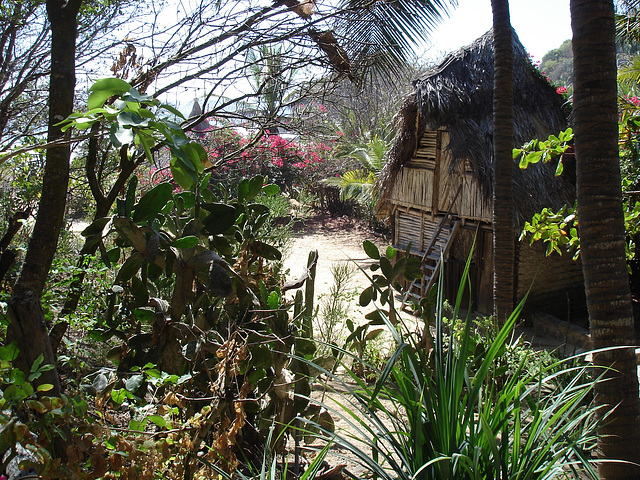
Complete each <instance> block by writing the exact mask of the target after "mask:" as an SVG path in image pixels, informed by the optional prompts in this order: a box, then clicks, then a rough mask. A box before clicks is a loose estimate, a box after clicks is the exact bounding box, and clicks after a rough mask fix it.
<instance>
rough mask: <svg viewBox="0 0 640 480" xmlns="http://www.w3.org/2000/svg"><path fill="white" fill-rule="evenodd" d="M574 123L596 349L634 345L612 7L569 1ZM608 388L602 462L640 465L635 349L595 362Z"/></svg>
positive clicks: (604, 0) (607, 474)
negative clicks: (626, 246)
mask: <svg viewBox="0 0 640 480" xmlns="http://www.w3.org/2000/svg"><path fill="white" fill-rule="evenodd" d="M571 23H572V28H573V56H574V61H573V68H574V73H573V75H574V94H573V101H574V104H573V119H574V132H575V150H576V162H577V197H578V218H579V220H580V231H579V235H580V256H581V258H582V268H583V272H584V279H585V289H586V295H587V307H588V309H589V323H590V329H591V338H592V342H593V347H594V348H595V349H600V348H606V347H619V346H629V345H633V344H634V343H635V334H634V322H633V310H632V306H631V294H630V290H629V277H628V274H627V266H626V261H625V229H624V214H623V209H622V192H621V188H620V166H619V157H618V111H617V101H616V95H617V93H616V90H617V85H616V48H615V28H614V6H613V0H571ZM594 362H595V364H596V365H601V366H603V367H605V368H609V367H612V368H611V369H608V370H606V371H605V378H606V381H601V382H598V383H597V385H596V388H595V393H596V402H597V405H598V406H599V415H600V416H603V415H605V414H606V413H607V412H610V411H611V409H612V408H613V407H615V408H614V410H613V412H612V413H611V416H610V417H609V418H608V419H606V421H605V422H604V423H603V425H602V427H601V428H600V429H599V431H598V434H599V435H598V454H599V456H600V458H603V459H617V460H627V461H632V462H638V459H640V403H639V401H638V377H637V366H636V357H635V352H634V348H633V347H628V348H616V349H615V350H608V351H605V352H601V353H597V354H595V355H594ZM598 472H599V476H600V478H607V479H627V478H628V479H631V478H634V479H637V478H639V477H640V468H638V467H635V466H633V465H630V464H621V463H613V462H603V463H600V464H599V466H598Z"/></svg>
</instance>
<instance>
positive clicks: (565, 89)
mask: <svg viewBox="0 0 640 480" xmlns="http://www.w3.org/2000/svg"><path fill="white" fill-rule="evenodd" d="M556 93H559V94H561V95H562V94H563V93H567V87H558V88H556Z"/></svg>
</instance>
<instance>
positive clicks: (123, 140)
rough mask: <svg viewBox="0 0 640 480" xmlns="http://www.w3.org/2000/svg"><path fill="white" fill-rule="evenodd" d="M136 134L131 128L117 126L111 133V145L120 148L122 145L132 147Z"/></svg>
mask: <svg viewBox="0 0 640 480" xmlns="http://www.w3.org/2000/svg"><path fill="white" fill-rule="evenodd" d="M134 137H135V135H134V133H133V130H132V129H130V128H120V127H118V126H116V128H115V129H113V132H111V135H110V139H111V143H112V144H113V145H114V146H115V147H116V148H120V147H121V146H122V145H131V144H132V143H133V141H134Z"/></svg>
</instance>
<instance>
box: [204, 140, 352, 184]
mask: <svg viewBox="0 0 640 480" xmlns="http://www.w3.org/2000/svg"><path fill="white" fill-rule="evenodd" d="M202 142H203V144H204V146H205V149H206V150H207V152H208V156H209V162H210V163H211V165H213V166H214V169H213V177H214V178H215V180H217V181H219V182H225V184H226V185H228V189H232V188H233V186H234V185H237V183H238V182H240V180H241V179H242V178H246V177H252V176H255V175H263V176H265V177H266V178H267V179H268V181H269V182H270V183H275V184H276V185H278V186H279V187H280V188H281V190H282V191H285V192H292V191H294V190H295V189H308V188H310V187H314V186H315V185H316V183H317V182H318V181H319V180H321V179H323V178H326V177H328V176H335V175H339V174H341V173H342V172H344V171H345V170H346V168H347V167H348V166H347V165H342V164H341V162H340V161H337V160H336V159H335V158H334V153H335V152H334V150H335V141H330V143H324V142H309V143H301V142H294V141H292V140H288V139H285V138H283V137H281V136H279V135H264V136H262V137H261V138H260V139H258V141H257V142H251V141H250V140H249V139H248V138H244V137H243V136H242V135H240V134H239V133H238V132H236V131H234V130H231V129H226V130H218V131H212V132H210V133H209V135H208V136H207V137H206V138H205V139H203V140H202ZM225 159H226V160H225ZM342 163H344V162H342Z"/></svg>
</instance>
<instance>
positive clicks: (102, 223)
mask: <svg viewBox="0 0 640 480" xmlns="http://www.w3.org/2000/svg"><path fill="white" fill-rule="evenodd" d="M111 219H112V217H103V218H98V219H97V220H94V221H93V222H92V223H91V225H89V226H88V227H87V228H85V229H84V230H82V232H81V233H80V235H82V236H83V237H91V236H93V235H99V236H100V237H104V236H105V235H106V231H107V230H108V229H109V227H111Z"/></svg>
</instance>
